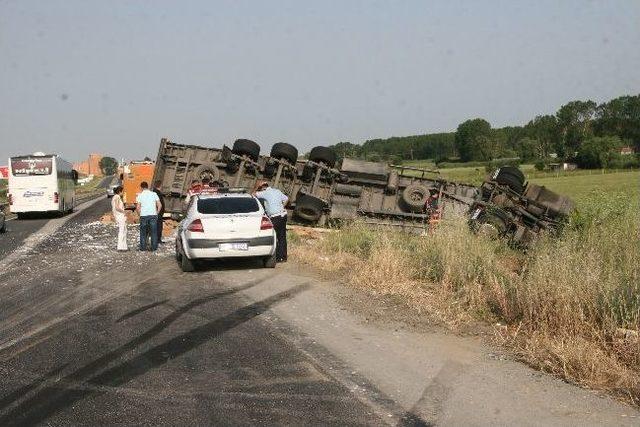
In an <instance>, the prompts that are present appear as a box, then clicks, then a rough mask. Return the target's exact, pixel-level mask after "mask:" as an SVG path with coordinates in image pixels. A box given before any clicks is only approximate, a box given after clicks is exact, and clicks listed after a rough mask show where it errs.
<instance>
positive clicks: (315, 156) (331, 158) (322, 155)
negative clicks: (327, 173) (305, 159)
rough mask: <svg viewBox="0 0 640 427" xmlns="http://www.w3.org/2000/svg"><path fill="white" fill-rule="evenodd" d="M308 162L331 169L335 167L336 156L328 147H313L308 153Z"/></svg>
mask: <svg viewBox="0 0 640 427" xmlns="http://www.w3.org/2000/svg"><path fill="white" fill-rule="evenodd" d="M309 160H311V161H312V162H316V163H324V164H325V165H327V166H328V167H330V168H332V167H334V166H335V165H336V161H337V160H338V156H336V153H334V151H333V150H332V149H331V148H329V147H313V148H312V149H311V152H310V153H309Z"/></svg>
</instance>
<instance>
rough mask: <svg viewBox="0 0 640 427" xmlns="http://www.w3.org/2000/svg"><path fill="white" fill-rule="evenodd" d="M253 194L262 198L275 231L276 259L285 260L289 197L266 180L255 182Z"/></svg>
mask: <svg viewBox="0 0 640 427" xmlns="http://www.w3.org/2000/svg"><path fill="white" fill-rule="evenodd" d="M253 194H254V196H256V197H257V198H259V199H262V200H264V209H265V211H266V213H267V216H268V217H269V218H270V219H271V223H272V224H273V228H274V230H275V232H276V261H277V262H287V210H286V209H285V206H286V205H287V202H288V201H289V198H288V197H287V196H286V195H285V194H284V193H283V192H282V191H280V190H278V189H277V188H273V187H270V186H269V183H268V182H267V181H258V182H257V183H256V187H255V190H254V192H253Z"/></svg>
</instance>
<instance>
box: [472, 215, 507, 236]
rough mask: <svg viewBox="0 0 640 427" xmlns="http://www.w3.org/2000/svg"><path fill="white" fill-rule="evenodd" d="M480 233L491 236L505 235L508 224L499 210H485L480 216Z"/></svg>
mask: <svg viewBox="0 0 640 427" xmlns="http://www.w3.org/2000/svg"><path fill="white" fill-rule="evenodd" d="M477 221H478V233H480V234H484V235H486V236H488V237H491V238H498V237H502V236H504V235H505V233H506V232H507V229H508V226H507V223H506V222H505V221H504V218H501V215H499V214H498V213H497V212H484V213H483V214H482V215H481V216H480V218H478V220H477Z"/></svg>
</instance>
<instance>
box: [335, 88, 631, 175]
mask: <svg viewBox="0 0 640 427" xmlns="http://www.w3.org/2000/svg"><path fill="white" fill-rule="evenodd" d="M624 146H630V147H632V148H633V149H634V150H635V152H636V153H638V152H640V95H635V96H621V97H618V98H615V99H612V100H610V101H608V102H604V103H602V104H597V103H596V102H594V101H590V100H588V101H572V102H569V103H567V104H565V105H563V106H562V107H560V109H559V110H558V111H557V112H556V113H555V114H553V115H551V114H549V115H541V116H536V117H535V118H534V119H532V120H531V121H529V122H528V123H527V124H525V125H524V126H509V127H502V128H492V127H491V124H490V123H489V122H488V121H487V120H485V119H483V118H474V119H470V120H466V121H465V122H463V123H461V124H460V125H459V126H458V128H457V129H456V131H455V132H448V133H436V134H426V135H414V136H406V137H391V138H387V139H372V140H368V141H366V142H364V143H363V144H362V145H359V144H353V143H350V142H340V143H338V144H335V145H333V146H332V148H333V149H334V150H335V151H336V152H337V153H338V155H339V156H342V157H356V158H361V159H367V160H372V161H378V160H387V161H392V162H401V161H403V160H408V159H433V160H434V161H435V162H436V163H440V162H446V161H460V162H471V161H475V162H491V161H494V160H496V159H507V158H508V159H518V160H519V161H523V162H535V163H537V164H542V165H544V163H545V162H547V163H548V162H551V161H554V162H559V161H571V162H576V163H578V165H579V166H581V167H585V168H599V167H629V166H639V165H640V164H639V163H640V160H639V156H638V154H635V155H621V154H620V148H621V147H624Z"/></svg>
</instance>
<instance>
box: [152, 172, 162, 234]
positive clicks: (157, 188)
mask: <svg viewBox="0 0 640 427" xmlns="http://www.w3.org/2000/svg"><path fill="white" fill-rule="evenodd" d="M160 187H162V181H159V180H158V181H156V182H155V183H154V184H153V192H154V193H156V195H157V196H158V199H159V200H160V212H158V221H157V227H158V244H160V243H162V229H163V227H164V195H163V194H162V191H160Z"/></svg>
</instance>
